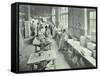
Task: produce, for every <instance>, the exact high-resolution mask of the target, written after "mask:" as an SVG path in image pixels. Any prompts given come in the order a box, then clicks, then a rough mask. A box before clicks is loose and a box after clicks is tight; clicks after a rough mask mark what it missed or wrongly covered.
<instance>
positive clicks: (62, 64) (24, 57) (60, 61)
mask: <svg viewBox="0 0 100 76" xmlns="http://www.w3.org/2000/svg"><path fill="white" fill-rule="evenodd" d="M52 49H55V51H56V53H57V58H56V60H55V65H56V69H70V68H71V67H70V66H69V64H68V62H67V61H66V60H65V58H64V56H63V54H62V53H61V51H58V46H57V44H56V41H55V40H54V39H52ZM34 50H35V49H34V46H33V45H32V44H27V43H24V49H23V51H21V55H20V68H19V69H20V71H31V70H32V69H31V67H30V66H28V65H27V61H28V58H29V56H30V54H31V53H32V52H34Z"/></svg>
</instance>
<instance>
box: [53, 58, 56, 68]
mask: <svg viewBox="0 0 100 76" xmlns="http://www.w3.org/2000/svg"><path fill="white" fill-rule="evenodd" d="M52 62H53V65H54V69H56V62H55V59H53V60H52Z"/></svg>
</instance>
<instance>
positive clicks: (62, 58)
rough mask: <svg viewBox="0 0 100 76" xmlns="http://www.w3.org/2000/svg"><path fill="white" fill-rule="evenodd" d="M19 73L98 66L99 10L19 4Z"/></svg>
mask: <svg viewBox="0 0 100 76" xmlns="http://www.w3.org/2000/svg"><path fill="white" fill-rule="evenodd" d="M18 14H19V21H18V22H19V27H18V29H19V30H18V33H19V49H18V50H19V64H18V65H19V71H20V72H26V71H31V72H34V71H47V70H64V69H65V70H67V69H68V70H70V69H89V68H96V67H97V45H96V44H97V42H96V33H97V32H96V31H97V29H96V27H97V20H96V19H97V9H96V8H95V7H93V8H92V7H81V6H79V7H78V6H76V7H74V6H56V5H55V6H53V5H45V4H44V5H36V4H35V5H34V4H31V5H30V4H19V10H18Z"/></svg>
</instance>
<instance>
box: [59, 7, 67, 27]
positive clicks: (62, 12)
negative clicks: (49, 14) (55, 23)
mask: <svg viewBox="0 0 100 76" xmlns="http://www.w3.org/2000/svg"><path fill="white" fill-rule="evenodd" d="M59 22H60V23H59V26H62V27H63V28H66V29H68V8H67V7H60V8H59Z"/></svg>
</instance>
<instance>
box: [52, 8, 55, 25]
mask: <svg viewBox="0 0 100 76" xmlns="http://www.w3.org/2000/svg"><path fill="white" fill-rule="evenodd" d="M55 9H56V8H55V7H54V8H52V22H53V23H54V24H56V10H55Z"/></svg>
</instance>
